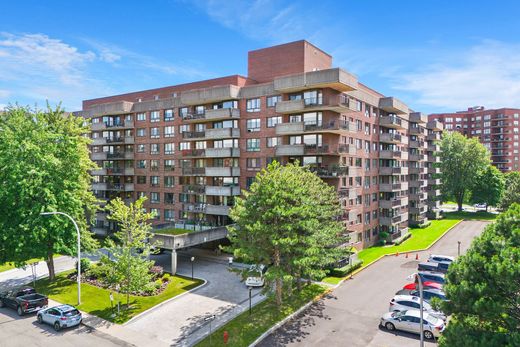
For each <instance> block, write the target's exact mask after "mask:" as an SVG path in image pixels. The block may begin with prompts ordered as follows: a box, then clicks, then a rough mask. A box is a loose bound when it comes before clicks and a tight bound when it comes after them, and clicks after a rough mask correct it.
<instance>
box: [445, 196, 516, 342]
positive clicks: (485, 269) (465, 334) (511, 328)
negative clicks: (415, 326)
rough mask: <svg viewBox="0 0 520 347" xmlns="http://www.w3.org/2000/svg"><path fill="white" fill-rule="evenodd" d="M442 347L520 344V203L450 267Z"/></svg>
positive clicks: (500, 217) (492, 225)
mask: <svg viewBox="0 0 520 347" xmlns="http://www.w3.org/2000/svg"><path fill="white" fill-rule="evenodd" d="M444 288H445V291H446V294H447V297H448V299H449V300H450V301H448V302H445V303H444V304H443V308H444V310H445V312H446V313H447V314H451V315H453V316H452V319H451V320H450V324H448V326H447V329H446V331H445V333H444V334H443V338H442V340H441V346H468V347H469V346H472V347H473V346H482V347H484V346H511V347H512V346H520V330H519V327H520V291H519V289H518V288H520V205H518V204H514V205H512V206H511V207H510V208H509V210H508V211H506V212H504V213H502V214H501V215H500V216H499V217H498V219H497V220H496V222H495V223H494V224H491V225H489V226H487V227H486V229H485V230H484V232H483V234H482V235H481V236H480V237H478V238H476V239H475V240H474V241H473V243H472V245H471V247H470V249H469V250H468V252H467V253H466V254H465V255H463V256H461V257H460V258H459V259H458V260H457V261H456V262H455V263H454V264H453V265H451V266H450V269H449V270H448V274H447V283H446V285H445V286H444Z"/></svg>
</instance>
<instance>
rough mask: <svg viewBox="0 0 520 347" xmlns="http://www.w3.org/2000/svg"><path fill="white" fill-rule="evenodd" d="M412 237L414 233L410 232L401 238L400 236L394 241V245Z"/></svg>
mask: <svg viewBox="0 0 520 347" xmlns="http://www.w3.org/2000/svg"><path fill="white" fill-rule="evenodd" d="M410 237H412V234H411V233H408V234H406V235H404V236H401V237H400V238H398V239H397V240H395V242H394V245H395V246H398V245H400V244H401V243H403V242H404V241H405V240H408V239H409V238H410Z"/></svg>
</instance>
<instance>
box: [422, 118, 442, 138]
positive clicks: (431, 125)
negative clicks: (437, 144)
mask: <svg viewBox="0 0 520 347" xmlns="http://www.w3.org/2000/svg"><path fill="white" fill-rule="evenodd" d="M426 128H427V129H429V130H433V131H436V132H438V131H443V130H444V125H443V124H442V123H441V122H439V121H436V120H433V121H429V122H428V123H426ZM437 134H438V135H439V138H440V133H437Z"/></svg>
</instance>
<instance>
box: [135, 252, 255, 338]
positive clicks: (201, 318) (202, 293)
mask: <svg viewBox="0 0 520 347" xmlns="http://www.w3.org/2000/svg"><path fill="white" fill-rule="evenodd" d="M197 252H198V253H197V254H196V255H195V257H196V258H195V259H196V260H195V262H194V274H195V276H196V277H202V278H204V279H206V280H207V284H206V285H204V286H203V287H200V288H198V289H196V290H194V291H193V292H190V293H187V294H184V295H182V296H180V297H178V298H176V299H174V300H172V301H170V302H168V303H166V304H164V305H162V306H160V307H157V308H156V309H154V310H153V311H151V312H149V313H148V314H145V315H142V316H140V317H138V318H137V319H134V320H132V321H130V322H128V323H126V324H125V327H126V328H129V329H132V330H135V331H136V332H139V331H145V332H148V333H150V334H151V335H152V336H153V337H154V338H157V339H159V340H162V341H164V342H167V343H169V344H171V345H175V346H191V345H193V344H195V343H196V342H197V341H199V340H200V339H202V338H204V337H205V336H207V335H208V334H209V330H210V321H209V320H208V319H209V318H210V317H212V316H213V315H214V316H215V318H214V320H212V321H211V328H212V330H215V329H217V328H218V327H220V326H222V325H223V324H225V323H226V322H228V321H229V320H231V319H233V318H234V317H236V316H237V315H239V314H240V313H242V312H244V311H245V310H247V309H248V308H249V291H248V289H247V287H246V286H245V284H244V283H242V282H240V278H239V276H238V275H237V274H235V273H233V272H231V271H229V269H228V265H227V262H228V259H227V256H216V255H211V253H205V252H203V253H201V252H200V251H197ZM191 256H192V254H191V253H179V264H178V272H177V274H179V275H184V276H191V262H190V260H189V259H190V257H191ZM156 258H157V259H155V260H156V261H157V263H158V264H160V265H162V266H164V268H165V270H166V271H168V270H169V254H163V255H160V256H156ZM259 291H260V290H259V289H255V290H253V291H252V304H253V305H255V304H257V303H259V302H261V301H262V300H264V299H265V298H264V296H263V295H261V294H259Z"/></svg>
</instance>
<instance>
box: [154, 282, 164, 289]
mask: <svg viewBox="0 0 520 347" xmlns="http://www.w3.org/2000/svg"><path fill="white" fill-rule="evenodd" d="M162 284H163V282H162V281H161V280H157V281H155V282H154V285H155V289H161V287H162Z"/></svg>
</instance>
